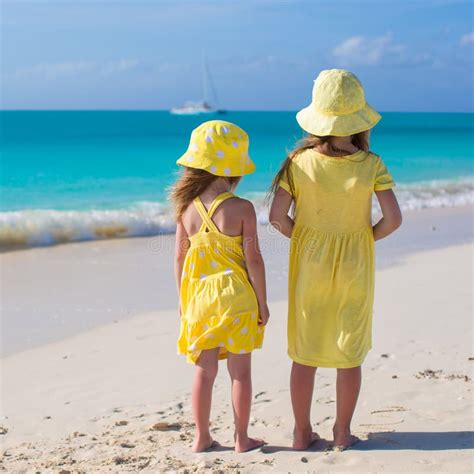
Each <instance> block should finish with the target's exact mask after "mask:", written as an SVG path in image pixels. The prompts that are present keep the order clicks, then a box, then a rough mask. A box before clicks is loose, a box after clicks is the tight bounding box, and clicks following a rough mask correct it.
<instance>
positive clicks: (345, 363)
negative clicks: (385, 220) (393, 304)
mask: <svg viewBox="0 0 474 474" xmlns="http://www.w3.org/2000/svg"><path fill="white" fill-rule="evenodd" d="M288 175H289V176H288ZM289 177H290V178H291V180H292V184H293V192H292V190H291V188H290V186H289V182H288V178H289ZM279 184H280V186H281V187H282V188H284V189H285V190H286V191H288V192H289V193H290V194H292V195H293V199H294V203H295V221H294V222H295V224H294V228H293V232H292V236H291V244H290V268H289V296H288V300H289V301H288V304H289V308H288V354H289V356H290V358H291V359H292V360H294V361H295V362H297V363H300V364H303V365H309V366H314V367H333V368H351V367H357V366H359V365H361V364H362V362H363V361H364V359H365V356H366V355H367V352H368V351H369V350H370V348H371V338H372V306H373V299H374V277H375V265H374V237H373V230H372V222H371V207H372V196H373V192H374V191H382V190H385V189H390V188H392V187H394V186H395V183H394V182H393V179H392V177H391V175H390V173H389V171H388V170H387V167H386V166H385V164H384V163H383V161H382V160H381V159H380V157H379V156H377V155H375V154H373V153H370V152H364V151H362V150H360V151H358V152H357V153H354V154H352V155H346V156H345V157H331V156H327V155H323V154H321V153H318V152H317V151H315V150H313V149H309V150H304V151H302V152H301V153H299V154H297V155H296V156H295V157H294V159H293V161H292V162H291V164H290V167H289V171H288V174H287V175H286V176H284V177H283V179H282V180H281V181H280V183H279Z"/></svg>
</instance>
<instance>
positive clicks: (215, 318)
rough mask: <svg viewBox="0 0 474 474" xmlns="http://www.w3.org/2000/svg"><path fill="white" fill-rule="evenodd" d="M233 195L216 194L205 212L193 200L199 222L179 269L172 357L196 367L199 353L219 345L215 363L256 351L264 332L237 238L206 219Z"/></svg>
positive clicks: (196, 201) (240, 237) (228, 193)
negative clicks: (177, 327) (178, 356)
mask: <svg viewBox="0 0 474 474" xmlns="http://www.w3.org/2000/svg"><path fill="white" fill-rule="evenodd" d="M233 197H235V196H234V194H232V193H230V192H226V193H223V194H220V195H219V196H217V197H216V199H215V200H214V201H213V202H212V204H211V205H210V207H209V210H206V208H205V207H204V205H203V203H202V202H201V199H200V198H199V197H198V198H196V199H195V200H194V201H193V204H194V206H195V207H196V210H197V211H198V213H199V215H200V216H201V219H202V225H201V228H200V229H199V231H198V232H197V233H196V234H194V235H192V236H191V237H190V242H191V245H190V247H189V250H188V253H187V254H186V258H185V261H184V265H183V273H182V277H181V288H180V303H181V328H180V335H179V339H178V353H179V354H184V355H186V358H187V361H188V362H190V363H196V361H197V360H198V358H199V355H200V354H201V351H203V350H208V349H214V348H217V347H219V348H220V349H219V359H225V358H227V355H228V352H231V353H234V354H245V353H248V352H251V351H252V350H253V349H256V348H260V347H262V343H263V336H264V329H263V326H259V325H258V315H259V314H258V302H257V297H256V295H255V292H254V289H253V287H252V285H251V283H250V281H249V279H248V274H247V269H246V265H245V258H244V253H243V248H242V236H241V235H239V236H228V235H225V234H223V233H222V232H220V231H219V229H218V228H217V226H216V225H215V224H214V222H213V220H212V215H213V214H214V212H215V210H216V209H217V208H218V206H219V205H220V204H221V203H222V202H223V201H225V200H226V199H229V198H233Z"/></svg>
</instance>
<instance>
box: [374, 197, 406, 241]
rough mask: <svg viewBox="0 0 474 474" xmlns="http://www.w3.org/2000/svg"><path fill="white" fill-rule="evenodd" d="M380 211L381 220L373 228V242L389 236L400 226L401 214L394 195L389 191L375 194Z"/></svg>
mask: <svg viewBox="0 0 474 474" xmlns="http://www.w3.org/2000/svg"><path fill="white" fill-rule="evenodd" d="M375 194H376V196H377V199H378V201H379V204H380V208H381V209H382V216H383V217H382V218H381V219H380V220H379V221H378V222H377V224H375V225H374V226H373V231H374V240H380V239H383V238H384V237H387V235H390V234H391V233H392V232H394V231H395V230H396V229H398V228H399V227H400V226H401V225H402V213H401V211H400V207H399V206H398V201H397V198H396V196H395V193H394V192H393V191H392V190H391V189H387V190H385V191H376V192H375Z"/></svg>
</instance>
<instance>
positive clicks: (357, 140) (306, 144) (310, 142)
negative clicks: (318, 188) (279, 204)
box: [268, 131, 369, 200]
mask: <svg viewBox="0 0 474 474" xmlns="http://www.w3.org/2000/svg"><path fill="white" fill-rule="evenodd" d="M368 136H369V135H368V133H367V131H364V132H360V133H356V134H354V135H352V140H351V142H352V144H353V145H354V146H356V147H357V148H359V150H363V151H369V140H368ZM332 138H333V136H332V135H327V136H324V137H318V136H316V135H311V134H308V135H306V136H305V137H303V138H302V139H301V140H300V141H299V142H298V143H297V144H296V146H295V148H293V150H291V151H290V152H289V153H288V156H287V157H286V159H285V161H284V162H283V164H282V165H281V168H280V170H279V171H278V173H277V174H276V176H275V178H274V179H273V182H272V185H271V186H270V190H269V193H268V198H269V200H271V199H272V198H273V196H274V195H275V193H276V192H277V190H278V188H279V186H280V184H279V183H280V180H281V179H282V178H283V177H284V176H286V178H287V181H288V185H289V186H290V189H291V194H293V195H294V186H293V177H292V174H291V166H290V165H291V162H292V160H293V159H294V158H295V157H296V156H297V155H298V154H299V153H301V152H302V151H304V150H308V149H310V148H318V147H320V146H321V145H324V144H325V143H327V144H328V145H329V147H330V149H331V150H332V151H334V153H337V151H336V150H335V149H334V148H333V146H332V143H331V139H332ZM335 156H337V155H335Z"/></svg>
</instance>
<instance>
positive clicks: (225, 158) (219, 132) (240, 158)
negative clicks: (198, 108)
mask: <svg viewBox="0 0 474 474" xmlns="http://www.w3.org/2000/svg"><path fill="white" fill-rule="evenodd" d="M248 150H249V137H248V135H247V134H246V133H245V132H244V131H243V130H242V129H241V128H240V127H238V126H237V125H235V124H233V123H230V122H225V121H223V120H210V121H209V122H204V123H202V124H201V125H199V127H197V128H195V129H194V130H193V131H192V133H191V140H190V142H189V146H188V149H187V151H186V153H185V154H184V155H183V156H181V157H180V158H179V160H178V161H177V162H176V163H177V164H178V165H181V166H188V167H190V168H197V169H201V170H206V171H208V172H209V173H211V174H214V175H216V176H243V175H245V174H250V173H253V172H254V171H255V163H254V162H253V161H252V160H251V159H250V156H249V155H248Z"/></svg>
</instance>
